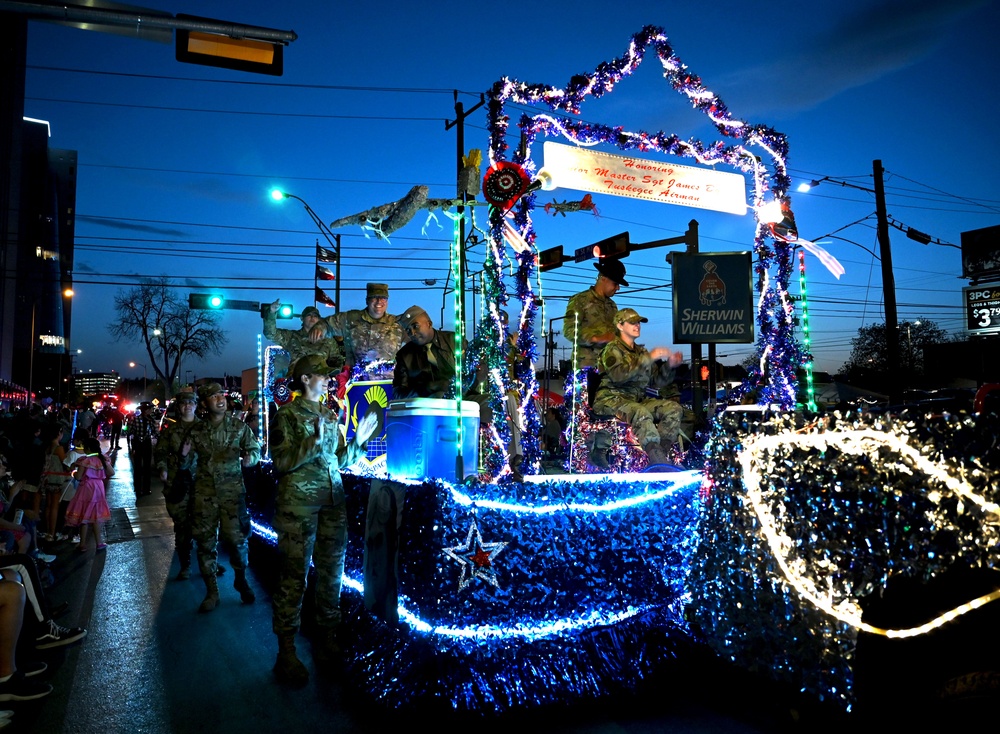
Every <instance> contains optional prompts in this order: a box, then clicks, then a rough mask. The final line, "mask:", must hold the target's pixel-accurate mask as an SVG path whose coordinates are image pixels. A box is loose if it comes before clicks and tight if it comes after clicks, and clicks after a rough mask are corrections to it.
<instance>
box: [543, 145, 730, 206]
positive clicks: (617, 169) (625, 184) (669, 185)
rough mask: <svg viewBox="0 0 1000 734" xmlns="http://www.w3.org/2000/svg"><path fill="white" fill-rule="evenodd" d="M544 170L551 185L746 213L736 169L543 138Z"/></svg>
mask: <svg viewBox="0 0 1000 734" xmlns="http://www.w3.org/2000/svg"><path fill="white" fill-rule="evenodd" d="M543 149H544V155H545V171H546V172H547V173H548V174H549V175H550V176H551V177H552V186H553V187H554V188H561V189H577V190H578V191H590V192H592V193H595V194H613V195H614V196H628V197H631V198H633V199H645V200H646V201H658V202H660V203H663V204H678V205H680V206H693V207H697V208H699V209H711V210H713V211H717V212H728V213H729V214H746V213H747V198H746V182H745V181H744V180H743V176H741V175H739V174H738V173H722V172H720V171H712V170H709V169H704V168H691V167H690V166H678V165H675V164H673V163H666V162H661V161H651V160H645V159H642V158H630V157H627V156H621V155H612V154H610V153H601V152H598V151H596V150H587V149H586V148H577V147H574V146H571V145H562V144H560V143H551V142H546V143H545V145H544V146H543Z"/></svg>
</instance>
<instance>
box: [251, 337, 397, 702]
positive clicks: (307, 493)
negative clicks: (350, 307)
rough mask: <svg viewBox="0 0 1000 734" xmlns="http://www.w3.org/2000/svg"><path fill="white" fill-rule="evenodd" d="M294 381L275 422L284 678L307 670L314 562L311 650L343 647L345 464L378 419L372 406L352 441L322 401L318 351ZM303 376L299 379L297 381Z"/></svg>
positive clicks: (277, 610) (330, 658)
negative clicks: (301, 650)
mask: <svg viewBox="0 0 1000 734" xmlns="http://www.w3.org/2000/svg"><path fill="white" fill-rule="evenodd" d="M291 372H292V376H293V387H294V388H296V389H298V390H301V394H299V395H298V396H297V397H296V398H295V400H293V401H292V402H291V403H288V404H286V405H283V406H282V407H281V408H280V409H279V410H278V413H277V415H275V417H274V422H273V423H272V425H271V433H270V436H271V442H270V445H271V458H272V459H273V460H274V468H275V469H276V470H277V471H278V474H279V476H280V479H279V480H278V493H277V501H276V507H275V512H274V529H275V530H276V531H277V533H278V555H279V571H278V586H277V589H276V590H275V593H274V598H273V605H274V616H273V618H272V629H273V630H274V634H275V635H277V637H278V658H277V660H276V662H275V664H274V673H275V676H276V677H277V678H278V680H279V681H280V682H282V683H287V684H290V685H296V686H298V685H304V684H305V683H306V682H307V681H308V679H309V673H308V671H307V670H306V667H305V666H304V665H303V664H302V661H301V660H299V658H298V657H297V655H296V652H295V635H296V633H297V632H298V630H299V626H300V622H301V615H302V597H303V595H304V593H305V588H306V577H307V574H308V573H309V563H310V560H311V561H312V563H313V565H314V566H315V568H316V625H317V627H318V631H319V634H318V636H316V637H314V640H313V652H314V654H313V657H314V659H315V660H316V661H317V662H319V663H320V664H321V665H329V664H332V663H334V662H335V661H336V658H337V656H338V654H339V651H340V650H339V646H338V644H337V639H336V635H337V630H338V626H339V624H340V582H341V577H342V576H343V573H344V554H345V551H346V548H347V504H346V499H345V497H344V486H343V483H342V481H341V478H340V470H341V468H344V467H347V466H350V465H351V464H353V463H355V462H356V461H357V460H358V459H360V458H361V457H363V456H364V455H365V443H366V442H367V440H368V438H369V437H370V436H371V435H372V433H373V432H374V430H375V427H376V425H377V423H378V418H377V416H376V415H375V414H374V413H369V414H366V415H365V416H364V417H363V418H362V419H361V420H360V421H359V422H358V428H357V431H356V433H355V435H354V438H353V439H352V440H351V441H350V442H347V441H346V439H345V437H344V435H343V434H342V433H341V432H340V431H339V430H338V427H337V416H336V414H335V413H333V412H332V411H331V410H330V409H329V408H327V407H326V406H325V405H324V404H323V403H322V402H321V398H322V395H323V393H324V392H325V390H326V386H327V378H328V375H329V372H330V369H329V367H327V365H326V362H325V361H324V360H323V358H322V357H320V356H319V355H306V356H304V357H302V358H301V359H299V360H298V361H296V362H295V364H293V365H292V370H291ZM295 383H297V384H295Z"/></svg>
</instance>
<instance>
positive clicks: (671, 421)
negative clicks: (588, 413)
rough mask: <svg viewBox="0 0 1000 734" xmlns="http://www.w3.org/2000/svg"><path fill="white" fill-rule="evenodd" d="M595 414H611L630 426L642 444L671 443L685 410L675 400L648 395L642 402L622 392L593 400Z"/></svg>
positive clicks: (668, 444)
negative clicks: (649, 396) (621, 393)
mask: <svg viewBox="0 0 1000 734" xmlns="http://www.w3.org/2000/svg"><path fill="white" fill-rule="evenodd" d="M594 412H595V413H597V414H598V415H613V416H615V417H616V418H618V419H619V420H623V421H625V422H626V423H628V424H629V425H630V426H631V427H632V432H633V433H635V437H636V438H637V439H638V440H639V445H640V446H643V447H645V446H646V444H648V443H662V444H663V445H665V446H670V445H672V444H674V443H676V442H677V436H678V435H679V434H680V431H681V418H682V416H683V413H684V410H683V409H682V408H681V404H680V403H678V402H677V401H675V400H662V399H660V398H649V399H648V400H643V401H641V402H639V401H636V400H631V399H630V398H627V397H625V396H622V395H609V396H607V397H603V398H598V399H597V400H596V401H595V402H594Z"/></svg>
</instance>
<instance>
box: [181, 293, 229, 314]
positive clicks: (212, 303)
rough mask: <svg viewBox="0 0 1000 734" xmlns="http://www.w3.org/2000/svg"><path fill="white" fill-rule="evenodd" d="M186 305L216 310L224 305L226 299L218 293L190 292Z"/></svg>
mask: <svg viewBox="0 0 1000 734" xmlns="http://www.w3.org/2000/svg"><path fill="white" fill-rule="evenodd" d="M188 307H189V308H193V309H196V310H199V311H218V310H219V309H223V308H225V307H226V299H225V297H224V296H220V295H219V294H218V293H191V294H190V295H188Z"/></svg>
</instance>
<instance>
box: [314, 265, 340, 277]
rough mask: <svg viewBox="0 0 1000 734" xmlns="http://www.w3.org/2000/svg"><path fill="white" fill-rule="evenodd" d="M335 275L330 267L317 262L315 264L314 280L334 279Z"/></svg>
mask: <svg viewBox="0 0 1000 734" xmlns="http://www.w3.org/2000/svg"><path fill="white" fill-rule="evenodd" d="M336 279H337V276H336V274H334V272H333V271H332V270H330V268H324V267H323V266H322V265H320V264H319V263H317V264H316V280H336Z"/></svg>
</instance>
